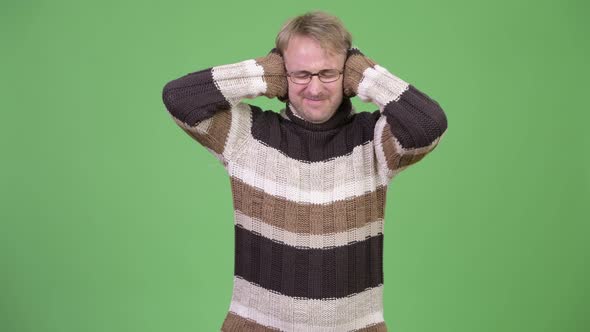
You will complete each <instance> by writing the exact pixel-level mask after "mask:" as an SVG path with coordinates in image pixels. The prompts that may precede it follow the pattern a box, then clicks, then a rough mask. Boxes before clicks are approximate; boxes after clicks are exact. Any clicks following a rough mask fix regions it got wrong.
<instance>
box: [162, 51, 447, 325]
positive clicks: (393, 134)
mask: <svg viewBox="0 0 590 332" xmlns="http://www.w3.org/2000/svg"><path fill="white" fill-rule="evenodd" d="M355 56H358V57H359V59H365V61H361V62H357V64H360V65H359V66H357V68H356V74H357V76H358V78H357V79H356V81H354V82H353V83H352V85H353V86H352V87H351V86H350V85H351V84H350V82H349V84H348V86H347V84H346V83H345V84H344V89H345V92H348V93H347V95H348V96H351V95H357V96H358V97H360V98H361V99H362V100H364V101H370V102H373V103H374V104H376V105H377V106H378V107H379V110H377V111H375V112H372V113H371V112H359V113H356V112H355V111H354V109H353V107H352V105H351V102H350V99H349V98H346V97H345V98H344V100H343V102H342V104H341V105H340V107H339V109H338V110H337V111H336V113H335V114H334V116H333V117H332V118H330V119H329V120H328V121H327V122H324V123H321V124H313V123H310V122H306V121H305V120H303V119H302V118H300V117H298V116H296V112H294V111H293V109H292V108H291V106H290V104H289V103H288V102H287V103H286V107H285V109H283V110H282V111H281V112H280V113H276V112H272V111H263V110H261V109H260V108H258V107H256V106H253V105H248V104H245V103H243V102H242V100H243V99H244V98H252V97H256V96H262V95H265V96H267V97H280V95H284V93H285V91H284V88H285V87H284V86H283V87H281V88H280V89H282V91H278V90H280V89H278V90H277V87H280V85H281V83H280V82H279V83H277V82H278V81H277V79H280V80H285V78H284V77H282V78H277V76H280V75H272V74H270V72H272V71H273V70H276V68H274V69H273V68H272V66H271V65H270V62H268V61H266V60H268V59H266V58H256V59H251V60H247V61H243V62H239V63H235V64H230V65H222V66H217V67H213V68H209V69H205V70H201V71H198V72H194V73H190V74H187V75H185V76H183V77H180V78H178V79H176V80H173V81H171V82H169V83H168V84H166V86H165V87H164V90H163V100H164V104H165V106H166V108H167V110H168V111H169V113H170V115H171V116H172V119H173V120H174V121H175V122H176V123H177V124H178V125H179V126H180V127H181V128H182V129H183V130H184V131H185V132H186V133H187V134H188V135H190V136H191V137H193V138H194V139H195V140H196V141H198V142H199V143H201V144H202V145H203V146H204V147H206V148H207V149H208V150H209V151H211V152H212V153H213V154H214V155H215V156H216V157H217V158H218V159H219V160H220V161H221V162H222V164H223V165H224V167H225V168H226V170H227V172H228V174H229V176H230V179H231V190H232V195H233V206H234V216H235V219H234V224H235V262H234V264H235V265H234V286H233V295H232V300H231V304H230V307H229V312H228V314H227V316H226V318H225V320H224V322H223V326H222V328H221V329H222V331H277V330H280V331H386V325H385V322H384V318H383V261H382V260H383V220H384V210H385V195H386V192H387V187H388V184H389V183H390V181H391V179H392V178H393V177H394V176H395V175H396V174H398V173H399V172H400V171H401V170H403V169H405V168H406V167H408V166H410V165H412V164H414V163H415V162H417V161H419V160H420V159H422V158H423V157H424V156H425V155H426V154H428V153H429V152H430V151H432V149H434V148H435V146H436V145H437V143H438V142H439V140H440V138H441V137H442V135H443V133H444V132H445V130H446V128H447V120H446V117H445V114H444V112H443V111H442V109H441V108H440V107H439V105H438V103H436V102H435V101H433V100H432V99H430V98H429V97H428V96H426V95H425V94H424V93H422V92H420V91H419V90H417V89H416V88H415V87H414V86H412V85H410V84H408V83H406V82H404V81H403V80H401V79H400V78H398V77H396V76H394V75H393V74H391V73H389V72H388V71H387V70H386V69H384V68H383V67H380V66H379V65H377V64H375V63H373V62H371V61H368V60H367V59H366V58H364V56H362V54H360V53H357V54H355ZM348 63H349V62H347V64H348ZM349 67H352V66H349ZM348 69H349V70H350V68H348ZM345 75H348V77H353V76H354V75H353V74H352V73H351V72H350V71H349V72H348V73H346V74H345ZM350 90H353V91H350Z"/></svg>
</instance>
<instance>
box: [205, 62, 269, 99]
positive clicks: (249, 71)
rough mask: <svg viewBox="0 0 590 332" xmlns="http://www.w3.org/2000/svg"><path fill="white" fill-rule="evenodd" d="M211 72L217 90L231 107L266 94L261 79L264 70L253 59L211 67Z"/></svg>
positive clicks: (263, 82) (264, 84)
mask: <svg viewBox="0 0 590 332" xmlns="http://www.w3.org/2000/svg"><path fill="white" fill-rule="evenodd" d="M211 72H212V74H213V80H214V81H215V84H216V86H217V88H218V89H219V90H220V91H221V93H222V94H223V96H224V97H225V99H227V101H229V103H230V104H231V105H236V104H237V103H239V102H240V100H242V98H246V97H257V96H259V95H261V94H262V93H264V92H266V82H265V81H264V80H263V78H262V77H263V75H264V68H263V67H262V66H260V65H259V64H257V63H256V61H255V60H253V59H251V60H246V61H242V62H238V63H234V64H229V65H223V66H217V67H213V69H212V70H211Z"/></svg>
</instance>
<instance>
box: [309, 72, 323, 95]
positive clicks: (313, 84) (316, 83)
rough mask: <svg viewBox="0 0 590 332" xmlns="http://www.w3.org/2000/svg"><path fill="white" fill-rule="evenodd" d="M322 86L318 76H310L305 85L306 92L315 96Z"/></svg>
mask: <svg viewBox="0 0 590 332" xmlns="http://www.w3.org/2000/svg"><path fill="white" fill-rule="evenodd" d="M322 84H323V83H322V81H320V78H319V77H318V76H312V77H311V81H310V82H309V83H308V84H307V91H309V92H310V93H311V94H313V95H317V94H319V93H320V92H321V91H322Z"/></svg>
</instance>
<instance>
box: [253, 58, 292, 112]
mask: <svg viewBox="0 0 590 332" xmlns="http://www.w3.org/2000/svg"><path fill="white" fill-rule="evenodd" d="M255 60H256V62H257V63H258V64H259V65H261V66H262V67H263V68H264V81H265V82H266V85H267V88H266V93H264V95H265V96H266V97H268V98H275V97H276V98H278V99H279V100H281V101H285V100H287V91H288V83H287V73H286V72H285V62H284V61H283V57H282V56H281V54H280V53H279V51H278V50H277V49H276V48H273V49H272V50H271V51H270V52H269V53H268V54H267V55H266V56H264V57H260V58H256V59H255Z"/></svg>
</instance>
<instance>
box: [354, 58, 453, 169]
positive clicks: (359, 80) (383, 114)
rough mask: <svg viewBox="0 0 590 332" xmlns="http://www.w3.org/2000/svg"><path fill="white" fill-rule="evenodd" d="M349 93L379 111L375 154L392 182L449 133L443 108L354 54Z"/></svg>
mask: <svg viewBox="0 0 590 332" xmlns="http://www.w3.org/2000/svg"><path fill="white" fill-rule="evenodd" d="M347 70H348V73H345V76H346V75H347V74H348V77H347V80H348V82H345V86H344V89H345V93H347V94H349V95H354V94H356V95H357V96H358V97H359V98H360V99H361V100H363V101H366V102H372V103H374V104H376V105H377V106H378V107H379V119H378V120H377V122H376V125H375V132H374V142H375V153H376V156H377V160H378V162H379V164H380V168H381V169H382V170H383V171H384V173H385V174H386V175H387V177H388V178H389V179H391V178H393V177H394V176H395V175H396V174H397V173H399V172H400V171H402V170H404V169H405V168H407V167H408V166H410V165H412V164H414V163H416V162H418V161H420V160H421V159H422V158H423V157H424V156H425V155H427V154H428V153H429V152H430V151H432V150H433V149H434V148H435V147H436V146H437V144H438V143H439V141H440V139H441V138H442V136H443V134H444V133H445V131H446V129H447V118H446V115H445V113H444V111H443V110H442V108H441V107H440V105H439V104H438V103H437V102H436V101H434V100H433V99H431V98H430V97H428V96H427V95H426V94H424V93H423V92H421V91H420V90H418V89H416V88H415V87H414V86H413V85H411V84H409V83H407V82H405V81H403V80H402V79H400V78H399V77H396V76H395V75H393V74H392V73H390V72H389V71H387V70H386V69H385V68H383V67H381V66H379V65H377V64H375V63H374V62H373V61H371V60H369V59H368V58H366V57H364V55H362V53H360V52H358V51H353V53H352V54H351V55H349V59H348V60H347Z"/></svg>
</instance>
